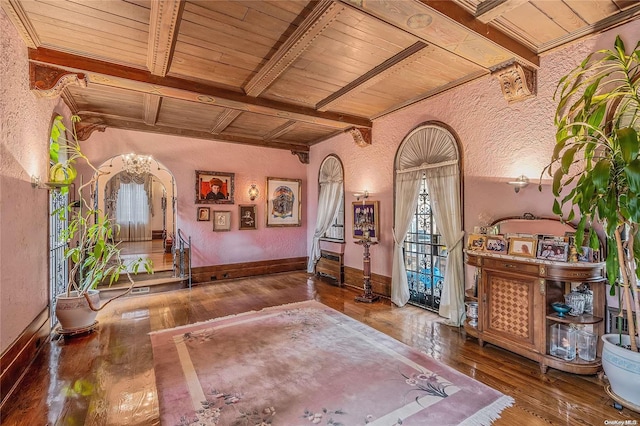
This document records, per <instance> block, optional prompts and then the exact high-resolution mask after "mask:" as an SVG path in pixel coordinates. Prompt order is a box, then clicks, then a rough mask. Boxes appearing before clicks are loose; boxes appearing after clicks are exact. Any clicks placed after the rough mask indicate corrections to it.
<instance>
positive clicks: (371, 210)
mask: <svg viewBox="0 0 640 426" xmlns="http://www.w3.org/2000/svg"><path fill="white" fill-rule="evenodd" d="M351 204H352V210H353V226H352V229H353V238H358V239H362V238H376V239H380V231H379V229H378V228H379V226H380V220H379V219H378V209H379V202H378V201H368V200H367V201H364V202H361V201H354V202H352V203H351Z"/></svg>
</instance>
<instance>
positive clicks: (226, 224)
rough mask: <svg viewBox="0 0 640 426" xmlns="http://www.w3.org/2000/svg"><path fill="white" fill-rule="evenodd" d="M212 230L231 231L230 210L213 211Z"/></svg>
mask: <svg viewBox="0 0 640 426" xmlns="http://www.w3.org/2000/svg"><path fill="white" fill-rule="evenodd" d="M213 230H214V231H231V212H228V211H217V210H214V211H213Z"/></svg>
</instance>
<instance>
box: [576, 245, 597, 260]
mask: <svg viewBox="0 0 640 426" xmlns="http://www.w3.org/2000/svg"><path fill="white" fill-rule="evenodd" d="M578 262H593V249H592V248H591V247H578Z"/></svg>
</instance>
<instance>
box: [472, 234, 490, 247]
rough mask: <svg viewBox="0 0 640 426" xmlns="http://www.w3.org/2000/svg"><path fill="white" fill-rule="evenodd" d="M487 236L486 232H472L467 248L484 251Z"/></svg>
mask: <svg viewBox="0 0 640 426" xmlns="http://www.w3.org/2000/svg"><path fill="white" fill-rule="evenodd" d="M486 242H487V236H486V235H484V234H471V235H469V241H468V243H467V249H469V250H471V251H484V249H485V244H486Z"/></svg>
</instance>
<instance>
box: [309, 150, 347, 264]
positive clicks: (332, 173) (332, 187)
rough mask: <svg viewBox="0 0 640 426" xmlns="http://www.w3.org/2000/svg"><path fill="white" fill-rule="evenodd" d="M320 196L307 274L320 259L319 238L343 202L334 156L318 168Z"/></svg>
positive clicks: (339, 170) (338, 166)
mask: <svg viewBox="0 0 640 426" xmlns="http://www.w3.org/2000/svg"><path fill="white" fill-rule="evenodd" d="M318 180H319V183H320V194H319V195H318V217H317V219H316V228H315V231H314V233H313V240H312V241H311V247H310V248H309V261H308V263H307V272H309V273H313V271H314V268H315V264H316V261H317V260H318V259H320V238H322V236H323V235H324V233H325V232H327V229H329V227H330V226H331V224H332V223H333V220H334V219H335V217H336V214H338V210H339V207H340V203H341V202H343V185H342V181H343V176H342V164H340V160H338V159H337V158H336V157H334V156H329V157H327V158H326V159H325V160H324V161H323V162H322V165H321V166H320V176H319V179H318Z"/></svg>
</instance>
